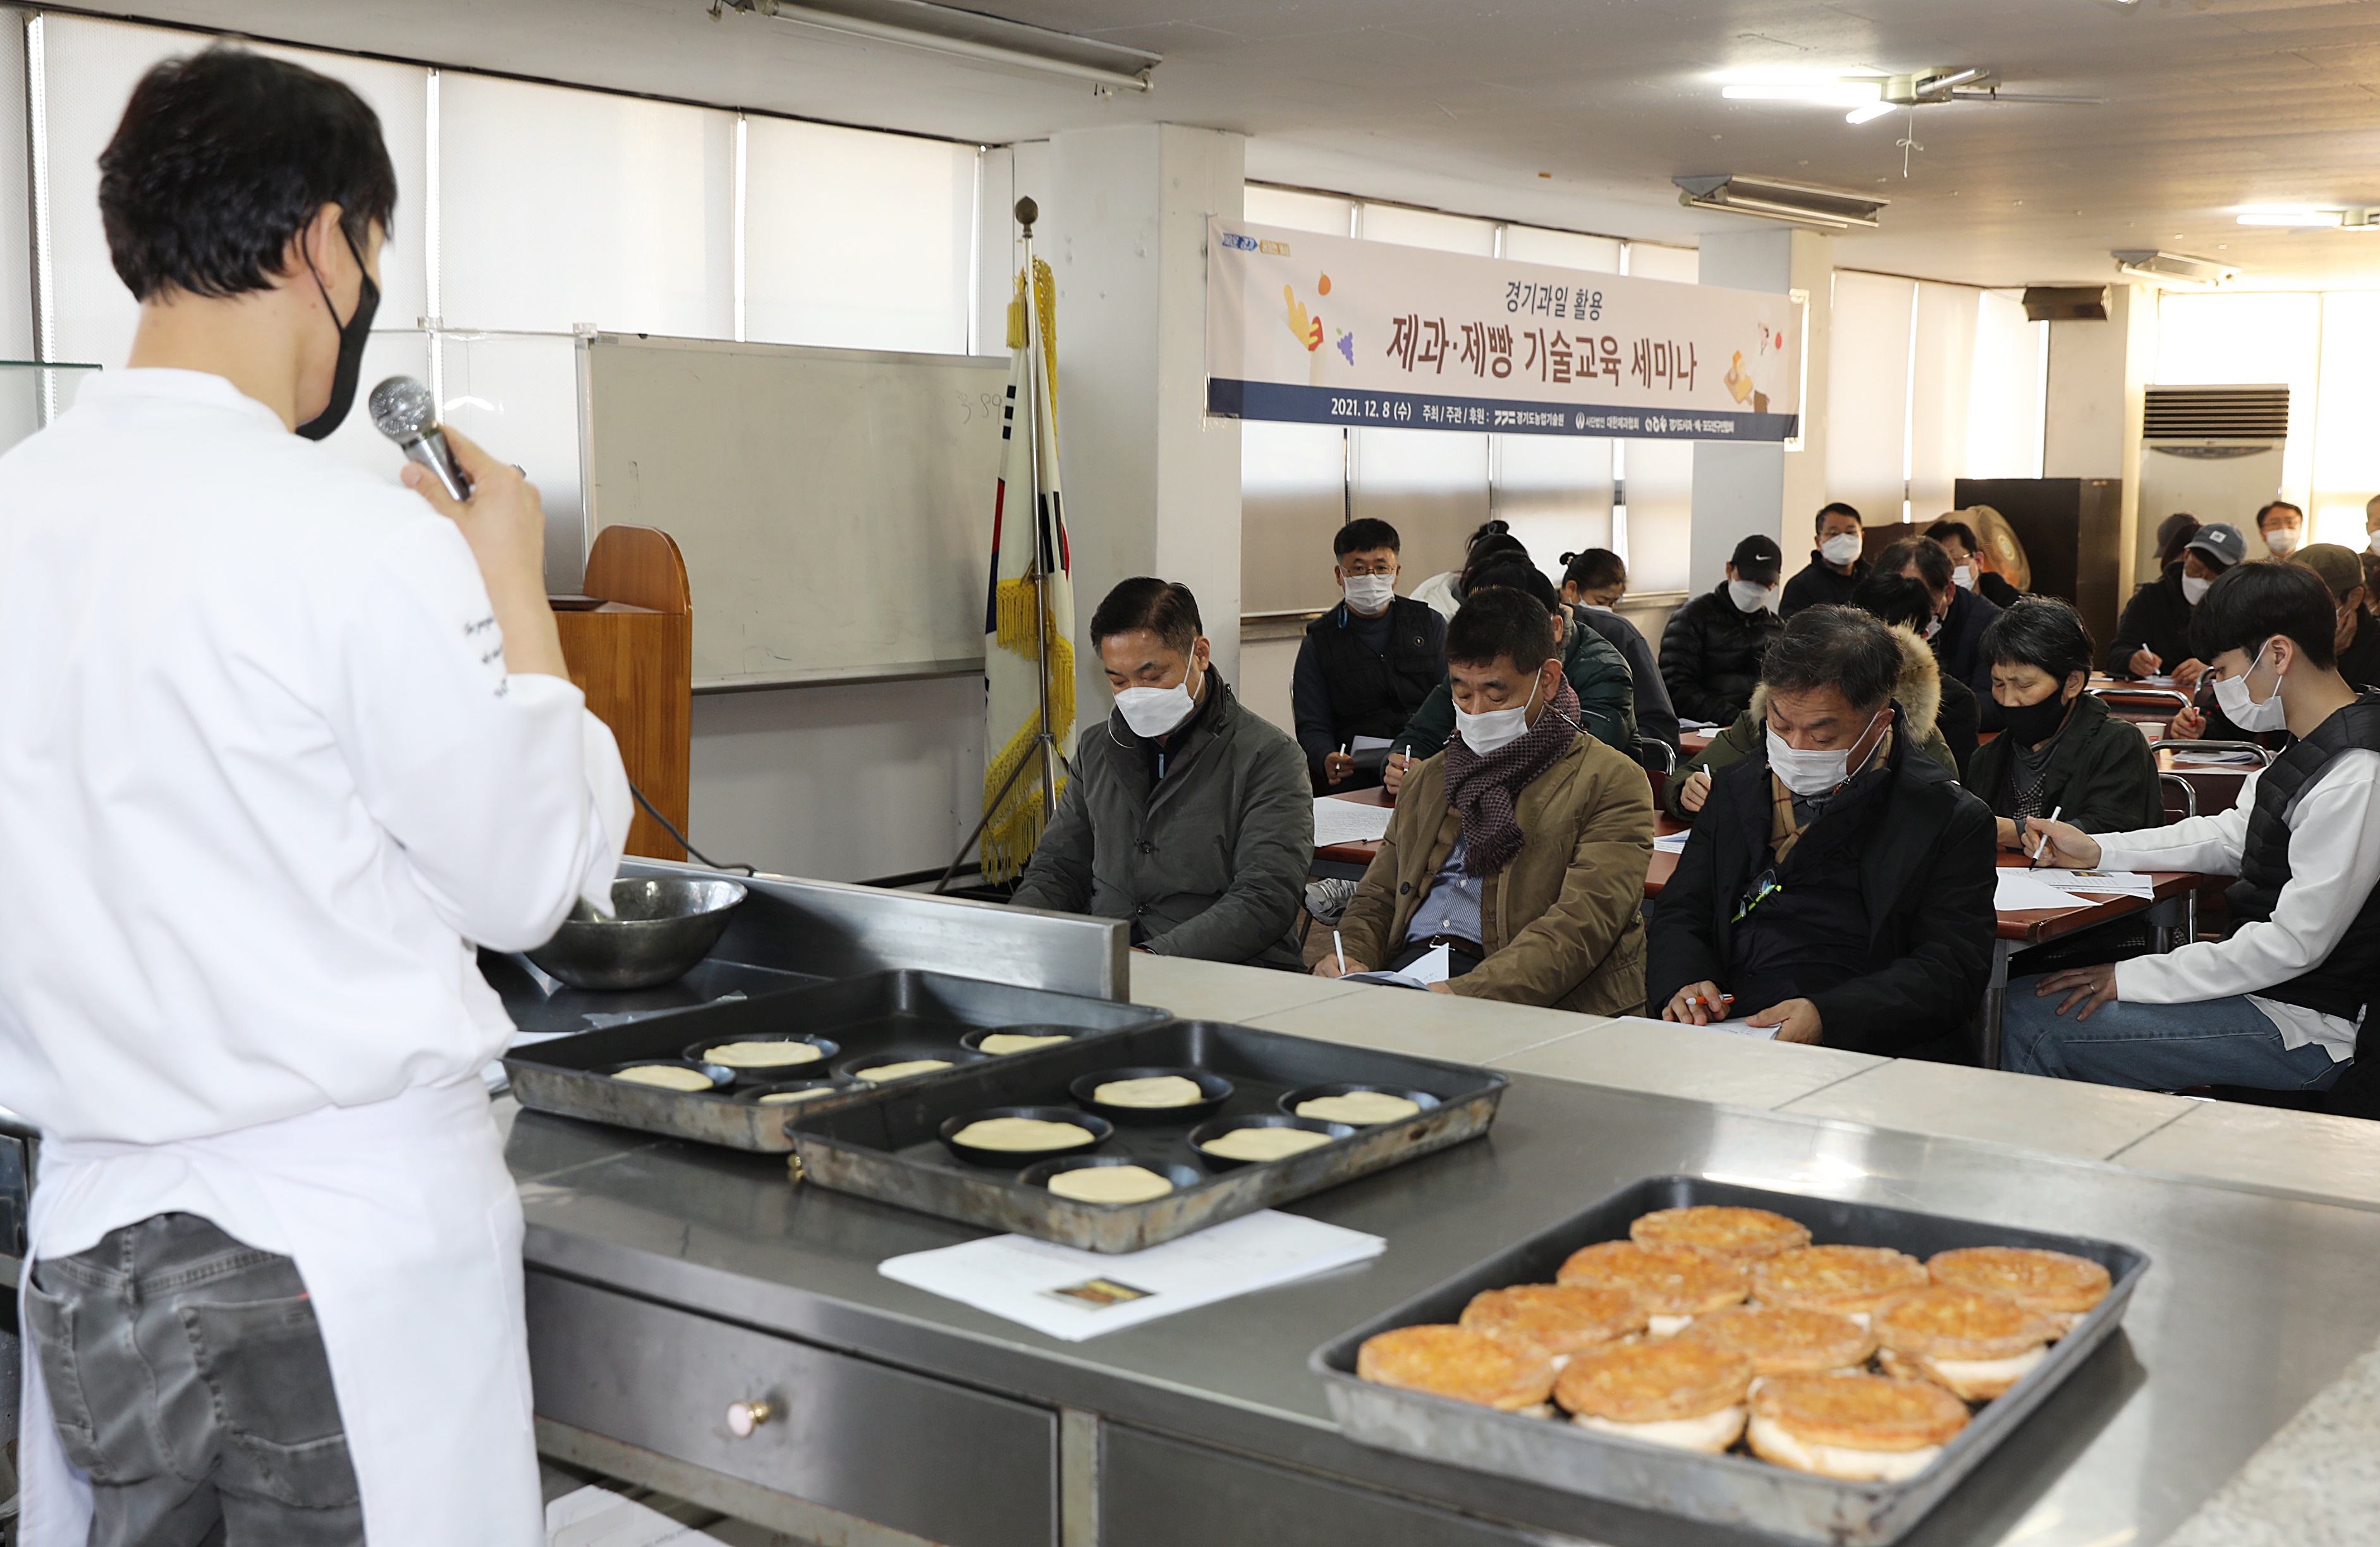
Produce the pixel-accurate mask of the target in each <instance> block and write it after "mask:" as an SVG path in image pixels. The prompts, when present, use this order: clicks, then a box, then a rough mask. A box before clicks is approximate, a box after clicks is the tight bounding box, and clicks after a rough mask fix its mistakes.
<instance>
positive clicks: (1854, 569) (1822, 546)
mask: <svg viewBox="0 0 2380 1547" xmlns="http://www.w3.org/2000/svg"><path fill="white" fill-rule="evenodd" d="M1866 540H1867V528H1866V526H1864V525H1863V524H1862V523H1861V521H1860V513H1859V512H1857V511H1855V510H1853V509H1852V507H1851V506H1849V505H1846V504H1841V503H1836V504H1831V505H1822V506H1820V507H1819V508H1818V546H1817V547H1815V548H1814V549H1812V550H1810V562H1809V563H1808V564H1807V565H1806V566H1804V567H1803V569H1802V570H1801V571H1800V572H1799V573H1798V574H1795V575H1794V576H1793V578H1792V579H1791V580H1788V581H1787V582H1785V600H1784V603H1783V605H1781V606H1779V608H1778V613H1779V616H1781V617H1787V618H1790V617H1791V616H1792V615H1793V614H1794V613H1796V612H1799V611H1801V610H1802V609H1803V608H1805V607H1822V606H1826V605H1828V604H1833V605H1837V606H1841V605H1845V604H1848V603H1849V602H1850V601H1851V599H1852V587H1854V586H1857V585H1858V584H1859V583H1860V582H1861V581H1863V580H1864V579H1866V578H1867V572H1868V567H1869V566H1868V562H1867V561H1866V560H1865V559H1863V558H1861V557H1860V550H1861V548H1862V547H1863V546H1864V544H1865V542H1866Z"/></svg>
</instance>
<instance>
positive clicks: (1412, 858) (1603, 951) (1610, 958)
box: [1315, 588, 1653, 1015]
mask: <svg viewBox="0 0 2380 1547" xmlns="http://www.w3.org/2000/svg"><path fill="white" fill-rule="evenodd" d="M1553 648H1554V638H1553V621H1552V618H1551V617H1550V615H1549V614H1548V612H1547V610H1546V609H1545V608H1544V607H1543V606H1542V605H1541V604H1540V603H1538V602H1537V601H1536V599H1535V598H1531V597H1529V596H1528V595H1526V594H1525V593H1523V592H1521V591H1517V590H1512V589H1506V588H1497V589H1491V590H1484V591H1482V592H1480V593H1479V594H1478V595H1476V596H1475V597H1473V598H1471V599H1470V600H1468V601H1466V602H1464V603H1463V610H1461V611H1460V612H1457V613H1456V614H1455V616H1454V621H1453V622H1451V624H1449V625H1448V627H1447V631H1446V657H1447V664H1448V668H1449V679H1450V683H1451V687H1452V691H1453V697H1454V708H1455V723H1456V734H1455V738H1454V740H1453V741H1451V742H1450V743H1448V744H1447V748H1446V750H1445V751H1444V752H1442V753H1440V754H1439V755H1437V756H1435V757H1432V758H1429V759H1428V760H1427V761H1426V762H1423V763H1421V764H1419V765H1417V766H1416V767H1415V768H1414V769H1413V770H1412V772H1411V773H1409V774H1408V775H1407V776H1406V778H1405V781H1404V785H1403V790H1402V792H1400V794H1399V796H1398V799H1397V807H1396V814H1395V815H1394V816H1391V817H1390V820H1389V832H1388V837H1387V839H1386V840H1383V842H1382V843H1381V845H1380V852H1379V854H1378V857H1377V858H1375V859H1374V860H1373V861H1372V864H1371V868H1370V869H1368V870H1366V872H1365V873H1364V880H1363V884H1362V885H1361V886H1359V887H1358V888H1356V891H1355V898H1354V901H1352V902H1351V903H1349V904H1348V906H1347V912H1346V916H1345V917H1344V918H1343V919H1342V921H1341V924H1340V929H1339V935H1340V948H1341V950H1342V951H1343V953H1344V956H1345V965H1344V968H1343V969H1342V966H1341V962H1340V956H1339V952H1333V953H1332V954H1331V955H1329V956H1326V957H1324V958H1323V960H1322V961H1321V962H1320V963H1319V964H1318V965H1317V966H1316V968H1315V971H1316V972H1317V973H1319V974H1321V975H1323V976H1326V977H1335V976H1337V975H1339V973H1341V972H1342V970H1343V971H1345V972H1351V973H1355V972H1365V971H1367V970H1373V969H1378V968H1387V969H1390V970H1391V971H1394V970H1401V969H1403V968H1404V967H1407V966H1409V965H1411V964H1412V963H1414V962H1415V961H1419V960H1420V959H1421V958H1422V957H1423V956H1425V955H1427V954H1428V953H1429V952H1430V951H1432V950H1434V949H1437V948H1438V947H1439V946H1445V947H1446V948H1447V951H1448V966H1449V976H1448V978H1447V981H1445V982H1444V983H1441V984H1438V985H1434V988H1435V990H1436V991H1437V992H1439V993H1446V994H1459V995H1463V996H1466V997H1472V998H1482V999H1502V1000H1506V1001H1508V1002H1511V1003H1513V1004H1526V1005H1550V1006H1554V1007H1556V1008H1559V1009H1569V1010H1577V1011H1581V1012H1584V1013H1591V1014H1597V1015H1629V1014H1635V1013H1637V1012H1639V1011H1641V1010H1642V1009H1644V1001H1645V922H1644V917H1643V909H1642V902H1643V900H1644V890H1645V864H1646V862H1647V860H1648V858H1649V857H1650V855H1651V852H1652V845H1653V803H1652V794H1651V791H1650V789H1649V787H1648V786H1647V785H1646V784H1645V774H1644V770H1643V769H1642V768H1640V767H1637V766H1636V765H1635V764H1634V763H1633V762H1631V761H1630V760H1629V759H1627V758H1626V757H1623V756H1621V755H1620V754H1619V753H1617V752H1615V751H1613V750H1612V749H1611V748H1609V746H1606V745H1604V744H1603V743H1601V742H1598V741H1597V740H1596V739H1595V738H1594V737H1592V736H1587V735H1582V734H1581V733H1580V731H1579V724H1578V695H1577V694H1576V693H1575V692H1573V690H1572V688H1571V685H1570V683H1569V682H1568V681H1567V680H1565V678H1564V677H1563V675H1562V670H1561V661H1560V659H1559V658H1557V657H1556V656H1555V655H1554V653H1553Z"/></svg>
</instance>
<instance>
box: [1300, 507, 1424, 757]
mask: <svg viewBox="0 0 2380 1547" xmlns="http://www.w3.org/2000/svg"><path fill="white" fill-rule="evenodd" d="M1330 546H1331V550H1332V552H1333V554H1334V556H1335V557H1336V559H1337V567H1336V568H1335V569H1334V570H1333V571H1332V572H1331V573H1332V574H1334V575H1335V576H1336V577H1337V578H1338V581H1339V587H1340V589H1341V591H1342V592H1343V593H1344V596H1345V599H1344V600H1342V602H1340V604H1339V605H1338V606H1336V607H1334V608H1332V609H1331V610H1330V611H1328V612H1325V613H1324V614H1322V616H1320V617H1319V618H1317V619H1315V620H1314V622H1310V623H1308V624H1306V625H1305V639H1304V641H1303V642H1301V643H1300V644H1299V645H1298V647H1297V666H1296V668H1295V671H1294V672H1293V675H1292V677H1291V679H1290V707H1291V711H1292V713H1293V715H1294V716H1295V718H1296V722H1297V744H1298V745H1299V746H1300V747H1302V748H1304V749H1305V767H1306V771H1307V772H1308V773H1309V774H1311V775H1312V776H1313V780H1314V788H1315V789H1317V790H1362V789H1367V788H1369V787H1370V786H1372V785H1375V784H1378V782H1379V781H1380V763H1381V759H1382V758H1383V757H1385V756H1386V755H1387V749H1386V748H1385V747H1383V748H1381V749H1380V750H1379V751H1378V752H1374V753H1371V754H1370V755H1362V756H1359V755H1357V753H1356V752H1355V750H1354V742H1355V739H1356V738H1357V737H1359V736H1360V737H1371V738H1375V739H1377V740H1379V741H1382V742H1386V741H1387V740H1388V739H1389V738H1390V737H1391V736H1394V735H1395V734H1396V733H1397V732H1398V731H1402V730H1403V729H1404V728H1405V721H1406V720H1408V719H1412V718H1413V713H1414V711H1415V709H1418V708H1420V707H1421V704H1422V700H1423V699H1425V698H1427V697H1428V696H1429V693H1430V689H1432V688H1434V687H1436V686H1438V684H1439V683H1440V682H1442V681H1444V680H1445V678H1446V620H1445V619H1444V618H1442V617H1440V616H1439V613H1438V610H1437V609H1436V608H1433V607H1431V606H1430V605H1429V604H1428V603H1427V602H1423V601H1415V600H1414V599H1413V598H1410V597H1400V596H1399V595H1397V590H1396V586H1397V569H1398V562H1397V547H1398V543H1397V529H1396V528H1395V527H1394V526H1390V525H1389V524H1388V523H1387V522H1385V521H1373V520H1369V519H1366V520H1362V521H1350V522H1349V523H1347V524H1346V525H1345V526H1342V527H1340V528H1339V531H1338V535H1337V536H1335V537H1334V538H1331V543H1330Z"/></svg>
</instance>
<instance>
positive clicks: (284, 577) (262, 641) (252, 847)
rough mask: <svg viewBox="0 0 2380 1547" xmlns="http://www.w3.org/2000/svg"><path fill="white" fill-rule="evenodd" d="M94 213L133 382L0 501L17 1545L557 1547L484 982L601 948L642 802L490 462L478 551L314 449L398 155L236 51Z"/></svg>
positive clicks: (477, 471)
mask: <svg viewBox="0 0 2380 1547" xmlns="http://www.w3.org/2000/svg"><path fill="white" fill-rule="evenodd" d="M101 172H102V180H101V186H100V207H101V213H102V215H103V220H104V224H105V227H106V231H107V236H108V242H109V247H110V250H111V253H112V255H113V258H114V260H115V270H116V272H117V273H118V274H119V275H120V276H121V277H122V278H123V280H124V281H125V283H126V284H128V286H129V287H130V289H131V290H132V292H133V294H134V295H135V296H137V297H138V298H139V300H140V331H139V332H138V334H137V336H136V338H135V340H134V343H133V347H132V354H131V357H130V360H129V362H128V367H127V369H123V370H110V371H107V372H104V373H103V374H101V375H99V376H97V377H95V378H93V379H92V380H91V381H90V382H89V384H88V385H86V386H85V387H84V388H83V389H82V392H81V393H80V396H79V401H78V402H77V403H76V404H75V405H74V406H73V407H72V409H70V410H69V411H68V412H67V413H66V414H64V415H62V416H61V417H59V418H58V419H57V421H56V422H55V423H54V424H53V425H51V426H50V428H48V429H44V430H42V432H41V433H39V434H37V435H35V436H34V437H32V438H31V439H30V440H29V441H25V442H24V443H22V444H20V445H18V447H17V448H15V449H14V450H13V451H11V452H10V453H8V454H7V455H6V457H5V458H0V574H5V575H6V576H7V581H8V597H9V599H8V605H7V606H6V608H0V876H5V877H6V882H5V884H0V1092H5V1093H6V1102H7V1104H8V1105H9V1106H11V1107H13V1108H15V1109H17V1110H18V1111H19V1112H21V1113H23V1114H24V1115H26V1116H27V1117H28V1118H30V1119H32V1120H33V1121H35V1122H37V1123H38V1124H39V1125H40V1126H41V1128H42V1133H43V1136H44V1141H45V1142H44V1146H43V1150H42V1166H41V1174H40V1178H39V1185H38V1190H36V1192H35V1194H34V1198H33V1204H32V1218H31V1246H30V1267H29V1269H28V1271H27V1273H26V1275H25V1278H24V1283H23V1286H22V1292H21V1296H20V1299H21V1303H22V1306H23V1331H24V1333H25V1336H26V1344H25V1350H26V1358H25V1361H24V1363H25V1373H26V1390H25V1419H24V1429H23V1440H24V1444H23V1456H22V1469H23V1472H24V1490H25V1493H24V1499H25V1503H24V1519H23V1536H22V1541H25V1542H26V1543H28V1544H29V1547H83V1543H85V1542H86V1541H89V1542H90V1543H91V1544H93V1547H135V1544H138V1547H195V1544H196V1543H198V1542H200V1541H208V1540H212V1541H225V1542H226V1543H227V1547H242V1544H243V1543H255V1544H262V1543H272V1544H274V1547H284V1544H286V1547H318V1544H320V1547H330V1544H334V1543H353V1542H360V1541H367V1540H368V1541H370V1542H371V1543H372V1544H373V1547H464V1544H474V1543H491V1544H504V1547H528V1544H529V1543H532V1542H540V1541H543V1540H544V1533H543V1529H542V1519H541V1512H540V1507H539V1492H538V1481H537V1463H536V1457H535V1454H534V1451H533V1448H532V1438H531V1431H530V1419H529V1390H528V1360H527V1354H526V1349H525V1347H524V1341H523V1329H522V1319H521V1268H520V1241H521V1215H520V1206H519V1203H518V1199H517V1197H516V1192H515V1190H514V1188H513V1185H512V1183H511V1181H510V1179H509V1178H508V1177H507V1175H506V1172H505V1169H504V1162H503V1157H502V1152H501V1145H500V1142H499V1137H498V1135H497V1132H496V1130H495V1128H494V1125H493V1123H492V1120H491V1118H490V1112H489V1105H488V1101H487V1097H486V1094H485V1092H484V1090H483V1089H482V1087H481V1085H480V1081H479V1078H478V1075H479V1070H480V1068H481V1067H482V1066H483V1065H484V1064H485V1063H486V1062H487V1061H488V1059H489V1058H491V1057H492V1056H493V1055H494V1054H495V1053H496V1052H497V1051H498V1050H499V1049H501V1048H502V1047H503V1046H504V1042H505V1039H506V1037H507V1035H508V1034H509V1033H510V1030H511V1028H510V1026H509V1025H508V1023H507V1021H506V1019H505V1016H504V1010H503V1009H502V1007H501V1005H500V1004H499V1002H498V1000H497V998H496V996H495V995H494V994H493V993H492V991H491V990H490V989H489V987H488V986H487V985H486V984H485V983H484V982H483V981H482V980H481V978H480V974H479V973H478V971H477V969H476V967H475V965H474V955H473V944H474V942H477V943H479V944H483V945H487V946H490V947H493V948H496V949H520V948H523V947H528V946H533V945H536V944H538V943H539V942H540V941H541V940H543V939H544V938H546V937H548V936H550V935H551V934H552V933H553V930H554V928H555V926H556V925H558V924H559V923H560V922H561V920H562V919H563V917H564V916H565V913H566V912H568V911H569V909H570V908H571V906H572V905H573V904H574V903H575V902H576V901H577V900H579V899H580V898H582V897H584V898H586V899H588V900H589V901H590V902H599V905H601V900H607V898H608V884H609V882H610V880H611V878H612V876H613V872H614V871H615V869H616V868H617V865H618V863H619V857H620V852H621V845H622V842H623V840H624V838H625V834H626V831H627V826H628V816H629V799H630V797H629V793H628V789H627V782H626V779H625V775H624V774H623V772H622V770H621V766H620V758H619V753H618V750H617V748H616V747H615V746H614V745H613V741H612V737H611V735H610V733H609V732H608V731H605V730H604V728H603V727H602V725H601V724H600V723H599V722H598V721H596V720H595V719H593V718H592V717H591V716H589V714H588V713H587V711H586V707H585V703H584V700H583V699H582V698H581V696H580V695H579V693H578V692H577V689H575V688H573V687H572V686H571V684H570V683H569V681H568V679H567V677H566V675H565V669H564V665H563V659H562V650H561V645H560V641H559V639H558V637H557V635H556V634H555V630H554V625H553V614H552V611H551V610H550V609H549V608H548V606H547V603H546V599H545V586H544V581H543V576H542V552H543V539H544V523H543V518H542V515H541V514H540V507H539V502H538V496H537V491H536V490H535V489H532V488H530V487H529V486H528V484H527V483H526V482H525V481H523V479H522V478H521V477H520V476H519V475H518V474H517V473H516V471H514V470H513V469H512V468H510V467H508V466H505V465H503V464H501V463H499V462H496V461H493V460H492V459H491V458H489V457H488V456H486V455H485V454H483V453H480V451H479V450H478V449H477V448H476V447H473V446H471V445H469V444H468V442H465V441H460V440H459V439H458V440H457V441H456V444H457V447H458V449H459V451H460V453H461V455H462V458H463V462H464V465H465V467H466V469H467V471H468V473H469V475H470V476H471V477H473V478H474V479H475V480H476V482H477V491H476V493H475V494H474V496H473V498H472V499H471V500H470V501H469V502H468V503H465V504H460V505H457V504H455V503H454V502H450V501H448V500H447V499H446V498H445V497H444V496H443V493H441V492H439V491H438V490H437V489H436V486H435V485H434V484H431V483H427V482H426V481H425V480H424V479H422V478H420V477H419V476H418V475H419V469H418V468H412V467H407V468H406V469H405V479H406V483H407V486H409V491H408V488H407V487H399V486H398V484H397V483H396V482H395V481H394V480H391V479H387V478H384V477H373V476H371V475H370V474H367V473H365V472H363V471H361V470H359V469H358V468H357V467H354V466H351V465H348V464H346V463H345V462H343V461H341V460H340V459H339V458H337V457H336V456H334V455H333V454H332V453H330V452H328V451H326V450H324V449H323V448H322V447H321V446H319V445H317V444H315V443H314V442H315V441H318V440H319V439H320V438H321V437H322V436H323V435H325V434H328V433H329V431H330V429H332V428H333V427H334V426H335V425H336V424H337V423H338V421H339V419H340V418H341V417H343V416H344V415H345V414H346V411H347V409H348V407H349V405H350V404H351V402H352V399H353V397H354V395H355V389H356V384H357V372H358V369H359V366H360V363H361V351H362V348H363V344H364V340H365V336H366V332H367V330H368V329H369V328H370V321H371V317H372V311H373V308H374V306H375V304H376V301H377V295H378V293H377V286H376V284H375V282H374V279H373V274H374V271H375V269H376V267H377V262H378V254H379V249H380V247H381V243H382V241H383V236H384V235H385V233H386V231H387V229H388V226H389V224H390V221H391V218H392V215H393V213H394V205H395V196H396V182H395V173H394V171H393V170H392V167H391V164H390V161H389V157H388V153H387V151H386V150H385V149H384V148H383V144H382V140H381V135H380V127H379V123H378V121H377V120H376V119H375V118H374V116H373V115H372V113H371V111H370V109H369V108H367V107H366V106H365V105H364V103H362V102H361V101H360V100H359V99H358V97H357V96H356V95H355V94H354V93H353V92H352V91H349V90H348V89H347V88H346V87H345V86H343V85H340V84H338V83H336V82H334V81H332V80H330V79H325V78H323V77H322V76H319V75H315V74H313V73H311V72H310V71H307V70H304V69H301V68H299V67H297V66H294V65H290V64H285V63H282V62H280V61H277V60H271V59H265V58H261V57H259V56H257V55H254V54H248V53H245V52H242V51H239V50H236V49H220V48H219V49H214V50H211V51H209V52H207V53H205V54H199V55H196V56H194V57H191V58H187V59H180V60H173V61H168V62H167V63H165V64H163V65H161V66H158V67H157V68H156V69H154V70H152V72H151V73H150V74H149V75H148V76H147V77H146V78H145V79H143V80H142V81H141V82H140V86H139V87H138V88H137V89H136V90H135V91H134V93H133V96H132V99H131V103H130V105H129V106H128V109H127V111H126V114H125V116H124V120H123V123H122V125H121V127H119V128H118V129H117V131H116V134H115V139H114V140H113V142H112V143H111V144H110V145H109V147H108V149H107V151H106V153H105V155H104V156H103V158H102V161H101ZM293 431H294V432H295V433H293ZM217 1533H220V1534H217Z"/></svg>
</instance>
